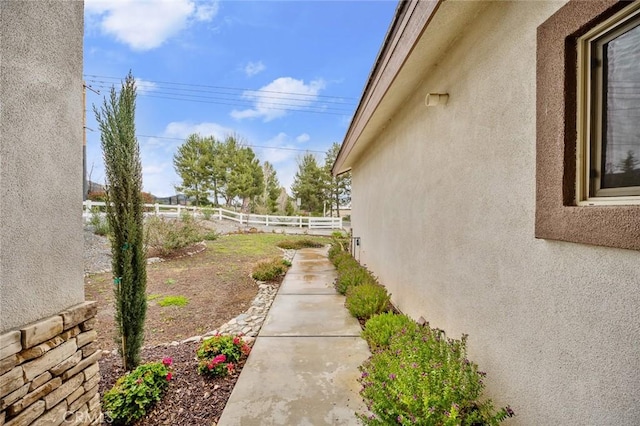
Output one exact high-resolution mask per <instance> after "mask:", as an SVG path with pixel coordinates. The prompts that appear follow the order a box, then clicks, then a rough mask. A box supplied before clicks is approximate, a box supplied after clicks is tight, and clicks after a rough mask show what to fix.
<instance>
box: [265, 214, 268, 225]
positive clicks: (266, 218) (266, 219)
mask: <svg viewBox="0 0 640 426" xmlns="http://www.w3.org/2000/svg"><path fill="white" fill-rule="evenodd" d="M265 222H266V224H267V225H266V226H269V215H266V216H265Z"/></svg>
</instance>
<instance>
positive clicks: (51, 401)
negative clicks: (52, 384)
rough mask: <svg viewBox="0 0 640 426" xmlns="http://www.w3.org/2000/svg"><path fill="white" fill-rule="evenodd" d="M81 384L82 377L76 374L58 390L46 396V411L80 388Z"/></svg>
mask: <svg viewBox="0 0 640 426" xmlns="http://www.w3.org/2000/svg"><path fill="white" fill-rule="evenodd" d="M82 382H84V375H83V374H77V375H75V376H73V377H72V378H70V379H69V380H67V381H66V382H64V383H63V384H62V386H60V387H59V388H58V389H56V390H54V391H53V392H51V393H49V394H48V395H46V396H45V397H44V402H45V403H46V404H47V409H51V408H52V407H54V406H55V405H56V404H58V403H59V402H60V401H62V400H63V399H65V398H66V397H68V396H69V395H71V394H72V393H73V392H75V390H76V389H78V388H79V387H80V386H82Z"/></svg>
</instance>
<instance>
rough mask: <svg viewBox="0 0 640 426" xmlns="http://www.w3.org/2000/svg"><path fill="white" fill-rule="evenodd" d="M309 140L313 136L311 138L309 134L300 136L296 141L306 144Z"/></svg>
mask: <svg viewBox="0 0 640 426" xmlns="http://www.w3.org/2000/svg"><path fill="white" fill-rule="evenodd" d="M309 139H311V136H309V134H308V133H303V134H301V135H298V137H297V138H296V141H298V142H300V143H304V142H308V141H309Z"/></svg>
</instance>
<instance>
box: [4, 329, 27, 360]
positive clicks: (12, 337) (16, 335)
mask: <svg viewBox="0 0 640 426" xmlns="http://www.w3.org/2000/svg"><path fill="white" fill-rule="evenodd" d="M20 337H21V333H20V332H19V331H17V330H15V331H9V332H8V333H4V334H2V335H0V358H5V357H7V356H9V355H12V354H15V353H18V352H20V351H19V350H18V351H16V352H10V350H9V349H7V348H12V347H15V345H16V344H19V345H20V346H22V343H21V340H20ZM21 349H22V348H21Z"/></svg>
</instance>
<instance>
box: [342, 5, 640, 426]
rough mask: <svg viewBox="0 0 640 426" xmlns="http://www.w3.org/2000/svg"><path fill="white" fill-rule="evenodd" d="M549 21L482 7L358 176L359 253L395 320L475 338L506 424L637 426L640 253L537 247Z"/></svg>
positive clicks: (545, 10) (545, 9)
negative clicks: (544, 43)
mask: <svg viewBox="0 0 640 426" xmlns="http://www.w3.org/2000/svg"><path fill="white" fill-rule="evenodd" d="M447 3H450V2H445V5H444V6H443V7H454V6H452V5H451V4H449V6H447ZM461 3H465V2H461ZM558 8H559V4H558V3H555V4H552V3H546V2H539V1H536V2H531V1H524V2H519V3H517V4H513V3H505V2H496V3H493V4H491V5H488V6H487V7H486V8H485V9H483V12H482V14H481V15H479V16H477V17H475V19H473V20H472V21H471V22H469V23H468V25H465V26H464V28H465V31H464V32H462V33H460V34H459V38H458V39H457V40H456V41H455V42H454V44H453V45H451V46H450V48H449V49H448V50H447V51H446V54H445V55H444V56H443V57H441V58H438V59H437V60H436V62H437V66H436V67H435V68H434V69H430V71H429V74H428V75H425V76H424V79H423V80H422V82H421V83H420V84H419V86H418V87H415V95H412V96H411V97H409V98H408V99H406V101H405V102H404V103H403V105H404V106H403V107H402V109H401V110H399V111H398V112H397V114H395V115H393V116H389V117H388V118H389V122H388V124H387V127H386V128H385V129H384V131H382V132H381V133H380V134H379V137H378V138H377V141H376V142H375V143H374V144H373V145H372V146H370V147H368V149H367V152H366V153H365V155H364V156H363V157H362V158H360V159H359V160H358V161H357V162H356V163H355V165H354V167H353V169H352V173H353V189H352V209H353V210H352V226H353V235H354V236H357V237H361V248H360V250H359V253H356V254H357V255H359V256H360V260H361V262H362V263H364V264H366V265H367V266H368V267H369V268H370V269H371V270H372V271H373V272H374V273H375V274H376V275H377V276H379V278H380V281H381V282H382V283H383V284H385V285H386V286H387V288H388V289H389V291H390V292H391V293H392V299H393V301H394V302H395V303H396V304H397V306H398V307H399V308H400V309H401V310H402V311H404V312H405V313H408V314H410V315H411V316H413V317H414V318H418V317H420V316H423V317H424V318H425V319H427V320H428V321H429V322H430V323H431V325H433V326H436V327H439V328H443V329H445V330H446V331H447V332H448V334H449V335H450V336H451V337H459V336H460V335H461V334H462V333H468V334H469V335H470V337H469V349H470V353H471V356H472V358H473V360H474V361H476V362H477V363H478V364H479V365H480V369H481V370H484V371H487V373H488V378H487V383H488V392H487V394H488V395H489V396H490V397H492V398H493V399H494V402H495V403H496V404H497V405H498V406H503V405H506V404H510V405H511V406H512V407H513V409H514V410H515V411H516V414H517V416H516V417H515V418H514V419H512V420H510V421H509V422H508V423H507V424H514V425H515V424H518V425H520V424H521V425H552V424H559V425H604V424H607V425H611V424H615V425H637V424H639V423H640V356H638V354H639V352H638V348H639V346H638V342H640V309H639V307H640V286H639V285H638V284H639V283H640V253H638V252H637V251H631V250H620V249H609V248H601V247H596V246H586V245H579V244H573V243H563V242H556V241H547V240H536V239H535V238H534V212H535V146H536V128H535V116H536V109H535V107H536V74H535V73H536V67H535V64H536V57H535V52H536V27H537V26H538V25H539V24H540V23H542V22H543V21H544V20H545V19H547V18H548V17H549V16H550V15H551V14H552V13H553V12H555V11H556V10H557V9H558ZM443 16H444V15H443ZM428 92H448V93H449V94H450V99H449V103H448V104H447V105H446V106H441V107H432V108H426V107H425V106H424V104H423V101H424V96H425V95H426V93H428Z"/></svg>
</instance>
